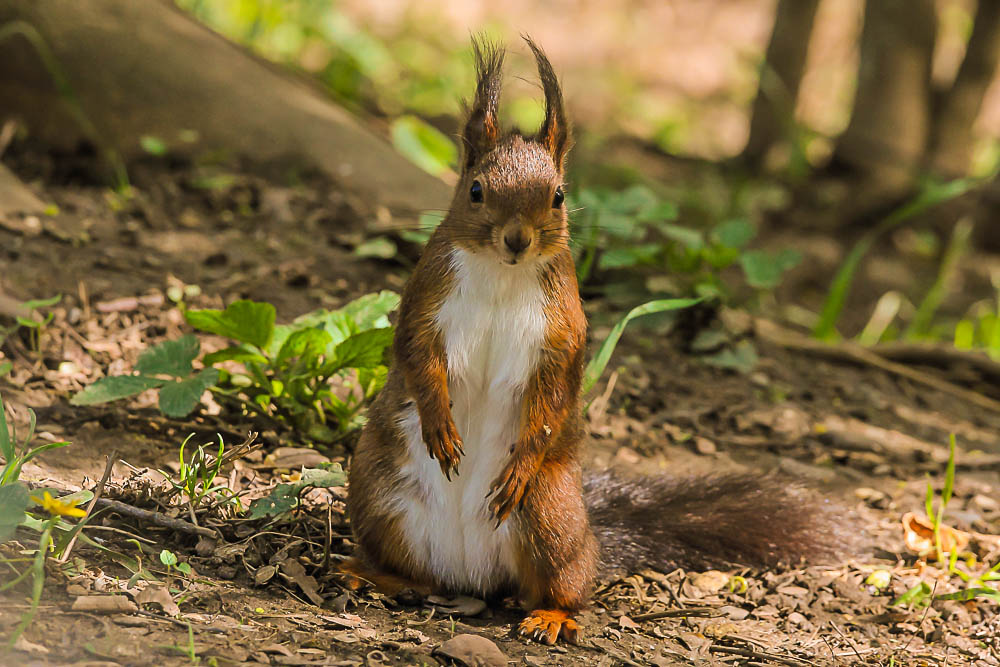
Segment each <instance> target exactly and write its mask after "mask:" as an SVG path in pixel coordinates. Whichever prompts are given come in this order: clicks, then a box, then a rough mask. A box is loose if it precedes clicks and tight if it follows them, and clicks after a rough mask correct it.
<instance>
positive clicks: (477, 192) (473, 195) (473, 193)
mask: <svg viewBox="0 0 1000 667" xmlns="http://www.w3.org/2000/svg"><path fill="white" fill-rule="evenodd" d="M469 199H471V200H472V203H473V204H482V203H483V184H482V183H480V182H479V181H472V187H471V188H469Z"/></svg>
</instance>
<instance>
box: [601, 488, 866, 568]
mask: <svg viewBox="0 0 1000 667" xmlns="http://www.w3.org/2000/svg"><path fill="white" fill-rule="evenodd" d="M584 503H585V504H586V506H587V510H588V513H589V515H590V522H591V526H592V528H593V530H594V534H595V535H596V536H597V540H598V542H599V543H600V545H601V556H602V559H603V565H604V566H605V568H606V569H608V570H610V571H623V570H624V571H630V572H635V571H636V570H638V569H642V568H644V567H648V568H652V569H656V570H660V571H669V570H672V569H675V568H678V567H683V568H690V569H707V568H713V567H725V566H727V565H735V564H739V565H751V566H759V567H760V566H772V565H777V564H779V563H783V564H791V565H794V564H798V563H799V562H801V561H802V560H808V561H810V562H822V561H823V560H825V559H832V558H835V557H836V556H837V555H839V554H842V553H844V552H846V551H847V550H849V549H850V548H851V547H850V546H849V545H848V543H849V542H852V541H853V540H852V538H850V536H849V530H850V528H849V527H848V526H847V525H846V523H847V520H846V517H843V516H842V514H841V512H840V511H839V509H838V508H837V507H836V506H835V505H834V504H833V503H831V502H829V501H827V500H824V499H821V498H819V497H817V496H816V495H815V494H814V493H812V492H809V491H807V490H806V489H805V488H803V487H802V486H801V485H799V484H797V483H796V482H792V481H789V480H787V479H784V478H782V477H779V476H776V475H752V474H745V473H733V474H722V475H711V476H704V477H688V478H683V479H669V478H658V477H639V478H634V479H629V478H626V477H623V476H620V475H617V474H615V473H612V472H601V473H594V474H591V475H589V476H588V477H586V478H585V479H584Z"/></svg>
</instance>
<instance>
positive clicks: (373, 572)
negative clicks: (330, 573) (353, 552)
mask: <svg viewBox="0 0 1000 667" xmlns="http://www.w3.org/2000/svg"><path fill="white" fill-rule="evenodd" d="M337 569H338V571H339V574H340V580H341V583H342V584H343V585H344V586H345V587H346V588H348V589H350V590H352V591H357V590H360V589H362V588H365V587H366V586H373V587H374V588H375V590H377V591H378V592H379V593H382V594H383V595H389V596H393V595H396V594H397V593H400V592H401V591H404V590H406V589H410V590H412V591H414V592H415V593H417V594H418V595H421V596H423V597H427V596H428V595H430V594H432V593H433V592H434V591H433V588H432V587H431V586H430V585H428V584H422V583H419V582H416V581H412V580H410V579H407V578H406V577H401V576H399V575H397V574H391V573H388V572H382V571H381V570H378V569H375V568H373V567H370V566H369V565H366V564H365V563H363V562H362V561H361V560H360V559H358V558H351V559H349V560H346V561H344V562H343V563H341V564H340V567H339V568H337Z"/></svg>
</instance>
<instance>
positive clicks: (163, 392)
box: [160, 368, 219, 418]
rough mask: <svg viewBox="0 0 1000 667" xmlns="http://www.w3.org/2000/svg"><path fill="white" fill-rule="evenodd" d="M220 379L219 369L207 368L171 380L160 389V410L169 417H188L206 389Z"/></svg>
mask: <svg viewBox="0 0 1000 667" xmlns="http://www.w3.org/2000/svg"><path fill="white" fill-rule="evenodd" d="M218 381H219V371H218V370H216V369H214V368H206V369H204V370H202V371H201V372H200V373H198V374H197V375H195V376H193V377H189V378H187V379H184V380H181V381H180V382H169V383H167V384H165V385H164V386H163V388H162V389H160V412H162V413H163V414H165V415H166V416H168V417H174V418H179V417H186V416H188V415H189V414H191V412H192V411H194V409H195V408H196V407H197V406H198V402H199V401H201V395H202V394H204V393H205V390H206V389H208V388H209V387H212V386H214V385H215V383H216V382H218Z"/></svg>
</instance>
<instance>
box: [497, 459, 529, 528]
mask: <svg viewBox="0 0 1000 667" xmlns="http://www.w3.org/2000/svg"><path fill="white" fill-rule="evenodd" d="M530 478H531V477H530V474H529V472H528V470H527V469H526V468H525V467H524V466H522V465H518V464H517V463H516V462H514V461H511V462H510V463H508V464H507V467H506V468H504V470H503V472H502V473H500V476H499V477H497V478H496V479H495V480H493V484H491V485H490V492H489V493H487V494H486V497H487V498H489V497H490V496H493V500H491V501H490V505H489V510H490V516H492V517H493V520H494V521H496V525H495V526H494V528H499V527H500V524H502V523H503V522H504V521H506V520H507V517H509V516H510V513H511V512H513V511H514V510H515V509H517V508H518V507H520V506H521V501H522V500H524V494H525V492H526V491H527V490H528V482H529V481H530Z"/></svg>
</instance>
